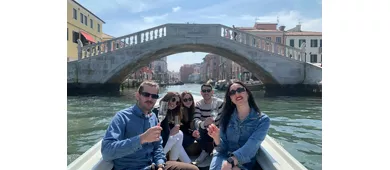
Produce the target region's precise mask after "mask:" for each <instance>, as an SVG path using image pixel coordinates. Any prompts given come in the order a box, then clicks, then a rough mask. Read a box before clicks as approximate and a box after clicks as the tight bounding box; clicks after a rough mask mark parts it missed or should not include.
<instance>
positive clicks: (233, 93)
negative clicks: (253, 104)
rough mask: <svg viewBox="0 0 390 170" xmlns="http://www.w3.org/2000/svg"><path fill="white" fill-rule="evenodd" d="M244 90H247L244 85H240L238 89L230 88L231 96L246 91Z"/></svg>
mask: <svg viewBox="0 0 390 170" xmlns="http://www.w3.org/2000/svg"><path fill="white" fill-rule="evenodd" d="M244 91H245V88H244V87H239V88H237V89H236V90H230V92H229V95H230V96H233V95H235V94H236V93H242V92H244Z"/></svg>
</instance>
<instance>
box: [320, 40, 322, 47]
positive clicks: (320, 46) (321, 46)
mask: <svg viewBox="0 0 390 170" xmlns="http://www.w3.org/2000/svg"><path fill="white" fill-rule="evenodd" d="M320 47H322V39H320Z"/></svg>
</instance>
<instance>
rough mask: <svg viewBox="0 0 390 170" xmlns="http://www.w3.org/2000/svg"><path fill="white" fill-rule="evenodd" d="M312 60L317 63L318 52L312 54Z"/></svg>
mask: <svg viewBox="0 0 390 170" xmlns="http://www.w3.org/2000/svg"><path fill="white" fill-rule="evenodd" d="M310 62H311V63H317V54H310Z"/></svg>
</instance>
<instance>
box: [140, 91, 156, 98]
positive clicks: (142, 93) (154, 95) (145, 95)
mask: <svg viewBox="0 0 390 170" xmlns="http://www.w3.org/2000/svg"><path fill="white" fill-rule="evenodd" d="M141 95H142V96H144V97H149V96H152V98H153V99H158V94H150V93H148V92H141Z"/></svg>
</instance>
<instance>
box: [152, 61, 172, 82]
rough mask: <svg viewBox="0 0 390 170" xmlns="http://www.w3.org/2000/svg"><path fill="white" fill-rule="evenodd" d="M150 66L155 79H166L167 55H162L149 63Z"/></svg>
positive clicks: (167, 78)
mask: <svg viewBox="0 0 390 170" xmlns="http://www.w3.org/2000/svg"><path fill="white" fill-rule="evenodd" d="M151 68H152V70H153V73H154V75H155V79H156V80H157V81H159V82H160V81H164V82H166V81H168V80H169V77H168V63H167V57H162V58H160V59H158V60H154V61H153V62H152V63H151Z"/></svg>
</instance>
